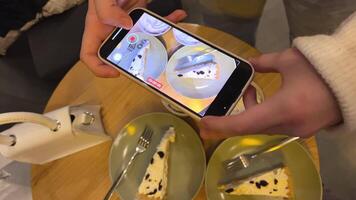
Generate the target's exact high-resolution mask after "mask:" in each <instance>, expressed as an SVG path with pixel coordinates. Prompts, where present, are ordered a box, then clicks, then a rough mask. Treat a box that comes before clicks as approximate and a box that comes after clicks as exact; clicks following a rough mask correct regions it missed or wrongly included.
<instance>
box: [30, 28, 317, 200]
mask: <svg viewBox="0 0 356 200" xmlns="http://www.w3.org/2000/svg"><path fill="white" fill-rule="evenodd" d="M181 25H182V26H183V27H184V28H187V29H189V30H190V31H192V32H194V33H196V34H198V35H200V36H201V37H203V38H206V39H207V40H210V41H212V42H214V43H216V44H218V45H220V46H224V47H225V48H226V49H228V50H230V51H231V52H233V53H235V54H237V55H239V56H241V57H244V58H248V57H252V56H257V55H259V52H258V51H257V50H256V49H254V48H252V47H251V46H249V45H248V44H246V43H245V42H243V41H241V40H239V39H237V38H235V37H233V36H231V35H228V34H226V33H224V32H221V31H218V30H216V29H212V28H208V27H204V26H200V25H193V24H181ZM254 81H255V82H256V83H257V84H258V85H260V86H261V88H262V90H263V91H264V94H265V96H266V97H267V98H268V97H269V96H271V95H272V94H273V93H274V92H275V91H276V90H277V89H278V88H279V87H280V84H281V77H280V75H279V74H275V73H268V74H256V76H255V79H254ZM84 103H85V104H101V105H102V115H103V122H104V125H105V129H106V131H107V133H108V134H109V135H111V136H113V137H115V136H116V133H117V132H118V131H119V130H120V128H121V127H123V125H124V124H126V123H127V122H129V121H130V120H131V119H133V118H135V117H137V116H139V115H141V114H144V113H149V112H155V111H162V112H167V111H166V110H165V109H164V107H163V106H162V104H161V102H160V100H159V98H157V97H156V96H155V95H153V94H151V93H149V92H148V91H146V90H145V89H144V88H142V87H140V86H138V85H136V84H135V83H133V82H132V81H130V80H128V79H127V78H126V77H124V76H121V77H119V78H106V79H103V78H98V77H95V76H94V75H93V74H92V73H91V72H90V71H89V70H88V69H87V67H86V66H85V64H83V63H82V62H80V61H79V62H78V63H77V64H76V65H75V66H74V67H73V68H72V69H71V70H70V71H69V72H68V74H67V75H66V76H65V77H64V79H63V80H62V81H61V83H60V84H59V85H58V87H57V89H56V90H55V91H54V93H53V95H52V97H51V98H50V100H49V102H48V104H47V107H46V112H48V111H51V110H54V109H56V108H60V107H63V106H66V105H75V104H84ZM188 121H189V123H190V124H192V125H193V126H194V127H195V128H196V125H195V124H194V122H192V121H191V120H188ZM111 143H112V142H106V143H103V144H101V145H97V146H95V147H92V148H90V149H87V150H84V151H81V152H79V153H76V154H73V155H70V156H67V157H65V158H62V159H59V160H56V161H54V162H51V163H48V164H45V165H33V166H32V194H33V199H34V200H49V199H51V200H57V199H59V200H82V199H83V200H90V199H93V200H98V199H102V198H103V197H104V196H105V193H106V192H107V190H108V189H109V186H110V179H109V171H108V169H109V166H108V156H109V150H110V146H111ZM204 144H205V146H206V148H208V147H209V146H211V145H210V144H211V141H204ZM305 145H306V146H308V149H309V150H310V152H311V154H312V156H313V158H314V161H315V163H316V165H317V166H318V167H319V158H318V150H317V146H316V143H315V139H314V138H311V139H309V140H306V141H305ZM116 198H117V197H116ZM196 199H198V200H203V199H206V198H205V194H204V188H202V189H201V191H200V193H199V195H198V197H197V198H196Z"/></svg>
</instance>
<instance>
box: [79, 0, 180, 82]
mask: <svg viewBox="0 0 356 200" xmlns="http://www.w3.org/2000/svg"><path fill="white" fill-rule="evenodd" d="M146 3H147V2H146V0H89V6H88V12H87V16H86V20H85V30H84V35H83V40H82V47H81V52H80V59H81V60H82V61H83V62H84V63H85V64H86V65H87V66H88V67H89V69H90V70H91V71H92V72H93V73H94V74H95V75H96V76H99V77H117V76H119V72H118V71H117V70H115V69H114V68H112V67H111V66H109V65H107V64H105V63H104V62H102V61H101V60H100V59H99V58H98V55H97V52H98V49H99V47H100V45H101V43H102V42H103V41H104V40H105V39H106V38H107V37H108V35H109V34H110V33H111V32H112V31H113V30H114V28H116V27H122V28H125V29H130V28H131V27H132V25H133V23H132V20H131V18H130V16H129V15H128V13H127V11H129V10H131V9H132V8H135V7H145V6H146ZM186 16H187V14H186V13H185V12H184V11H183V10H176V11H174V12H173V13H171V14H170V15H168V16H167V17H166V18H167V19H168V20H170V21H172V22H174V23H176V22H179V21H181V20H183V19H184V18H185V17H186Z"/></svg>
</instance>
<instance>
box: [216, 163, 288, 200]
mask: <svg viewBox="0 0 356 200" xmlns="http://www.w3.org/2000/svg"><path fill="white" fill-rule="evenodd" d="M287 174H288V173H287V169H286V168H277V169H274V170H272V171H269V172H265V173H262V174H259V175H256V176H254V177H251V178H249V179H246V180H244V181H242V182H239V183H238V184H236V185H234V184H229V185H223V186H221V187H220V189H221V190H223V191H224V192H225V193H226V194H228V195H260V196H272V197H281V198H289V197H290V196H291V192H290V189H289V185H288V175H287Z"/></svg>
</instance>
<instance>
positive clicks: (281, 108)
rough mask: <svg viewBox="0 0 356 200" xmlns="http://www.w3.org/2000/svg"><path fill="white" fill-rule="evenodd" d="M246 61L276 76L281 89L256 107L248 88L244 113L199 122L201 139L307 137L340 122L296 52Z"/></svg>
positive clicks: (328, 97) (324, 91)
mask: <svg viewBox="0 0 356 200" xmlns="http://www.w3.org/2000/svg"><path fill="white" fill-rule="evenodd" d="M250 61H251V63H252V64H253V65H254V68H255V69H256V71H258V72H280V73H281V75H282V79H283V81H282V87H281V88H280V90H279V91H278V92H277V93H276V94H275V95H273V96H272V97H270V98H268V99H267V100H266V101H264V102H262V103H261V104H257V102H256V93H255V91H253V90H252V89H251V88H249V90H248V91H247V92H246V93H245V95H244V103H245V107H246V110H245V111H244V112H242V113H240V114H237V115H231V116H224V117H212V116H209V117H205V118H203V119H202V120H201V124H200V128H201V130H200V135H201V136H202V137H203V138H205V139H219V138H227V137H231V136H236V135H246V134H272V133H273V134H287V135H291V136H299V137H309V136H311V135H313V134H315V133H316V131H318V130H319V129H321V128H325V127H328V126H332V125H335V124H336V123H338V122H340V121H341V120H342V117H341V112H340V110H339V107H338V104H337V102H336V99H335V97H334V95H333V94H332V92H331V90H330V89H329V87H328V86H327V85H326V83H325V82H324V80H323V79H322V78H321V77H320V76H319V74H318V73H317V72H316V71H315V69H314V67H313V66H312V65H311V64H310V63H309V61H308V60H307V59H306V58H305V57H304V56H303V55H302V54H301V53H300V52H299V50H298V49H295V48H292V49H287V50H285V51H283V52H281V53H272V54H265V55H262V56H260V57H258V58H254V59H251V60H250Z"/></svg>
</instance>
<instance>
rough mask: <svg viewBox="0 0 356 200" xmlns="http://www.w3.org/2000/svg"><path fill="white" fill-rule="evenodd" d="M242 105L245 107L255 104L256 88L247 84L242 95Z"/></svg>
mask: <svg viewBox="0 0 356 200" xmlns="http://www.w3.org/2000/svg"><path fill="white" fill-rule="evenodd" d="M243 102H244V106H245V108H246V109H249V108H251V107H252V106H255V105H257V95H256V89H255V87H253V86H251V85H250V86H248V88H247V90H246V92H245V94H244V97H243Z"/></svg>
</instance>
